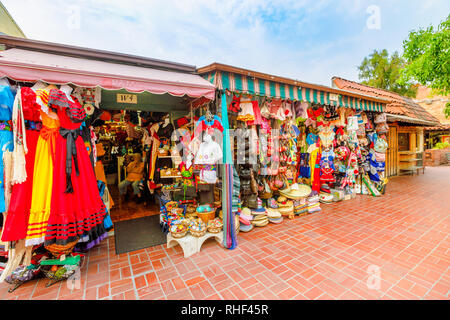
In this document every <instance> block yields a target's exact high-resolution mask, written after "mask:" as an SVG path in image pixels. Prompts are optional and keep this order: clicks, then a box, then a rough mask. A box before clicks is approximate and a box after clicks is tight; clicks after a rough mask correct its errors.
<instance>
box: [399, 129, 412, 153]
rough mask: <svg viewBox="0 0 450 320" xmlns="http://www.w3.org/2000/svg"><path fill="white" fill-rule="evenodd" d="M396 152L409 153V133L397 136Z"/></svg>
mask: <svg viewBox="0 0 450 320" xmlns="http://www.w3.org/2000/svg"><path fill="white" fill-rule="evenodd" d="M398 151H409V133H399V134H398Z"/></svg>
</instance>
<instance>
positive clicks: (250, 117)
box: [236, 100, 255, 121]
mask: <svg viewBox="0 0 450 320" xmlns="http://www.w3.org/2000/svg"><path fill="white" fill-rule="evenodd" d="M239 107H240V108H241V112H239V115H238V116H237V118H236V120H239V121H255V113H254V112H253V104H252V101H250V100H241V103H240V104H239Z"/></svg>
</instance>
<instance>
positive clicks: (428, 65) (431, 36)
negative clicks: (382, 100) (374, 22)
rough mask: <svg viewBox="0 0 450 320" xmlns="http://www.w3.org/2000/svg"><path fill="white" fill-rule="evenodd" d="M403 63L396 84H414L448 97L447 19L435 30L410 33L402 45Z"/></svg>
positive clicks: (449, 20) (449, 51)
mask: <svg viewBox="0 0 450 320" xmlns="http://www.w3.org/2000/svg"><path fill="white" fill-rule="evenodd" d="M403 51H404V53H403V58H404V59H405V61H406V65H405V68H404V69H403V71H402V77H401V79H400V82H406V81H411V80H416V81H417V82H419V83H421V84H423V85H426V86H428V87H431V88H433V89H438V90H439V93H440V94H443V95H447V94H449V93H450V86H449V85H450V15H449V16H447V19H446V20H444V21H442V22H441V23H440V24H439V26H438V27H437V28H434V27H433V26H430V27H428V28H427V29H419V30H417V31H411V32H410V33H409V35H408V38H407V39H406V40H405V41H403Z"/></svg>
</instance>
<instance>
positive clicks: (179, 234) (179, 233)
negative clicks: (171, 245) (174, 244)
mask: <svg viewBox="0 0 450 320" xmlns="http://www.w3.org/2000/svg"><path fill="white" fill-rule="evenodd" d="M187 232H188V229H187V228H186V229H184V231H181V232H172V231H170V234H171V236H172V237H173V238H176V239H179V238H183V237H184V236H185V235H186V234H187Z"/></svg>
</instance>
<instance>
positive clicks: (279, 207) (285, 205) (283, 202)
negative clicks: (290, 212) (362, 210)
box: [278, 197, 294, 211]
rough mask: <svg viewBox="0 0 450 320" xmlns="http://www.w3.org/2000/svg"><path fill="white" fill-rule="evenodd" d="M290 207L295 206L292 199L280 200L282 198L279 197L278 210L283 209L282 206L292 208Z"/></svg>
mask: <svg viewBox="0 0 450 320" xmlns="http://www.w3.org/2000/svg"><path fill="white" fill-rule="evenodd" d="M280 198H281V197H280ZM290 207H292V208H294V202H292V201H291V200H287V201H280V199H278V210H280V211H281V209H282V208H290Z"/></svg>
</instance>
